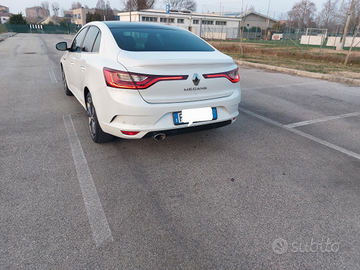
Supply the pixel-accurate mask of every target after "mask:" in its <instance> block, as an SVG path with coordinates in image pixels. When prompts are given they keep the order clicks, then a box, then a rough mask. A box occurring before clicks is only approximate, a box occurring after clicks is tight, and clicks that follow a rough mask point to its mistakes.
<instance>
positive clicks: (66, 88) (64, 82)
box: [61, 66, 73, 96]
mask: <svg viewBox="0 0 360 270" xmlns="http://www.w3.org/2000/svg"><path fill="white" fill-rule="evenodd" d="M61 75H62V76H61V77H62V81H63V85H64V91H65V95H67V96H73V93H72V92H71V91H70V89H69V87H68V84H67V82H66V76H65V72H64V69H63V67H62V66H61Z"/></svg>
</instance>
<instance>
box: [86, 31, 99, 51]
mask: <svg viewBox="0 0 360 270" xmlns="http://www.w3.org/2000/svg"><path fill="white" fill-rule="evenodd" d="M99 32H100V31H99V29H98V28H97V27H96V26H91V27H90V28H89V31H88V32H87V34H86V37H85V39H84V42H83V45H82V51H83V52H92V51H93V46H94V43H95V39H96V37H97V36H98V34H99Z"/></svg>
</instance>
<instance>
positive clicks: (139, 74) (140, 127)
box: [56, 21, 241, 142]
mask: <svg viewBox="0 0 360 270" xmlns="http://www.w3.org/2000/svg"><path fill="white" fill-rule="evenodd" d="M56 48H57V49H58V50H60V51H65V53H64V55H63V56H62V57H61V60H60V64H61V71H62V78H63V83H64V89H65V93H66V94H67V95H74V96H75V97H76V98H77V99H78V101H79V102H80V103H81V105H82V106H83V107H84V108H85V109H86V111H87V114H88V121H89V130H90V135H91V138H92V140H93V141H94V142H106V141H110V140H111V139H112V138H113V136H117V137H121V138H125V139H140V138H143V137H151V136H154V138H155V139H157V140H159V139H163V138H165V136H167V135H173V134H179V133H183V132H190V131H196V130H202V129H208V128H216V127H222V126H225V125H228V124H231V123H232V122H234V121H235V119H236V117H237V115H238V105H239V103H240V97H241V94H240V83H239V80H240V76H239V73H238V67H237V66H236V64H235V63H234V61H233V59H232V58H231V57H228V56H226V55H224V54H223V53H221V52H219V51H217V50H216V49H215V48H213V47H212V46H211V45H209V44H208V43H206V42H205V41H203V40H202V39H201V38H199V37H197V36H196V35H194V34H192V33H191V32H189V31H187V30H184V29H180V28H175V27H170V26H167V25H160V24H155V23H141V22H119V21H117V22H115V21H112V22H91V23H89V24H86V25H85V26H84V27H83V28H82V29H81V30H80V31H79V32H78V34H77V35H76V36H75V38H74V40H73V41H72V43H71V45H70V47H68V46H67V44H66V42H60V43H58V44H56Z"/></svg>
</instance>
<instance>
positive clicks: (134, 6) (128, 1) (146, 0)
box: [123, 0, 156, 11]
mask: <svg viewBox="0 0 360 270" xmlns="http://www.w3.org/2000/svg"><path fill="white" fill-rule="evenodd" d="M155 1H156V0H123V5H124V11H139V10H143V9H151V8H154V6H155Z"/></svg>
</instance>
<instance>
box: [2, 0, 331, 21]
mask: <svg viewBox="0 0 360 270" xmlns="http://www.w3.org/2000/svg"><path fill="white" fill-rule="evenodd" d="M44 1H45V0H0V5H2V6H6V7H8V8H10V12H11V13H14V14H17V13H19V12H22V13H23V14H24V15H25V8H28V7H33V6H40V5H41V2H44ZM97 1H98V0H79V2H80V3H81V4H82V5H83V6H84V5H87V6H89V7H90V8H93V7H95V6H96V3H97ZM157 1H158V3H157V5H156V7H157V9H164V10H165V4H162V1H163V0H157ZM195 1H196V3H197V12H204V13H207V12H219V11H220V6H221V12H223V11H225V12H226V11H232V12H236V11H241V10H242V9H243V10H245V9H246V7H248V8H249V7H250V6H253V7H254V8H255V11H257V12H260V13H262V14H264V15H265V14H266V13H267V12H268V7H269V1H270V9H269V10H270V12H269V13H270V16H271V17H273V18H275V19H279V16H280V15H281V13H286V12H288V11H289V10H291V8H292V6H293V5H294V3H296V2H299V0H288V1H284V0H251V1H249V0H236V1H235V0H226V1H219V0H195ZM325 1H326V0H313V2H314V3H315V4H316V7H317V10H318V11H320V10H321V9H322V5H323V3H325ZM48 2H49V4H50V9H51V3H53V2H57V3H59V5H60V9H62V8H64V9H65V10H66V9H69V8H70V7H71V4H72V3H73V2H74V0H59V1H56V0H54V1H51V0H48ZM76 2H78V1H76ZM105 2H106V0H105ZM109 2H110V5H111V8H116V9H119V10H121V9H122V8H123V5H122V4H121V3H122V2H121V0H109ZM50 12H51V14H52V10H50Z"/></svg>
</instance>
